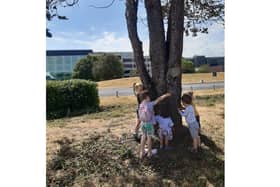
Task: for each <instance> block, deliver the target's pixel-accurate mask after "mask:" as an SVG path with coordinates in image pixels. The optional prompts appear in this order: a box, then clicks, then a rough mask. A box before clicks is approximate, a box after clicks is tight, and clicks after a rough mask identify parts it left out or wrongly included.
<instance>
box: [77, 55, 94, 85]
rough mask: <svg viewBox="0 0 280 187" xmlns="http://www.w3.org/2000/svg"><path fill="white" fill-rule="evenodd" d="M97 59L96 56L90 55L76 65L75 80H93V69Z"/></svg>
mask: <svg viewBox="0 0 280 187" xmlns="http://www.w3.org/2000/svg"><path fill="white" fill-rule="evenodd" d="M96 60H97V58H96V57H95V56H91V55H88V56H86V57H85V58H82V59H80V61H79V62H78V63H77V64H76V65H75V67H74V69H73V74H72V78H73V79H85V80H93V74H92V70H93V69H92V68H93V64H94V63H95V61H96Z"/></svg>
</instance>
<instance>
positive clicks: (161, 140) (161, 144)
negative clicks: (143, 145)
mask: <svg viewBox="0 0 280 187" xmlns="http://www.w3.org/2000/svg"><path fill="white" fill-rule="evenodd" d="M159 138H160V139H159V140H160V148H163V137H162V136H160V137H159Z"/></svg>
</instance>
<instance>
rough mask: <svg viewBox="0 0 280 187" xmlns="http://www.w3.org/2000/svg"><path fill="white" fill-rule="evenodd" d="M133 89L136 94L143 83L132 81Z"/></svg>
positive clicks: (141, 88)
mask: <svg viewBox="0 0 280 187" xmlns="http://www.w3.org/2000/svg"><path fill="white" fill-rule="evenodd" d="M133 90H134V92H135V93H136V94H138V93H140V92H141V91H142V90H143V84H141V83H136V82H135V83H133Z"/></svg>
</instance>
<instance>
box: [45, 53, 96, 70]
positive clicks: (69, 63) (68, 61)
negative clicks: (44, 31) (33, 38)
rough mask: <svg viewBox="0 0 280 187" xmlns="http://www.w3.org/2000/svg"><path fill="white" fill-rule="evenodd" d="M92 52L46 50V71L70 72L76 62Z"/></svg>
mask: <svg viewBox="0 0 280 187" xmlns="http://www.w3.org/2000/svg"><path fill="white" fill-rule="evenodd" d="M92 53H93V51H92V50H47V59H46V63H47V68H46V69H47V72H49V73H53V74H57V73H72V72H73V69H74V67H75V65H76V63H77V62H78V61H79V60H80V59H81V58H84V57H85V56H87V55H88V54H92Z"/></svg>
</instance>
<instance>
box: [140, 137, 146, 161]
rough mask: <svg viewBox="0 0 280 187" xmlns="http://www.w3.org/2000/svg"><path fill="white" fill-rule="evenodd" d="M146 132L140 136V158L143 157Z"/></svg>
mask: <svg viewBox="0 0 280 187" xmlns="http://www.w3.org/2000/svg"><path fill="white" fill-rule="evenodd" d="M146 137H147V135H146V134H143V135H142V137H141V144H140V158H142V157H143V154H144V152H145V144H146Z"/></svg>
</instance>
